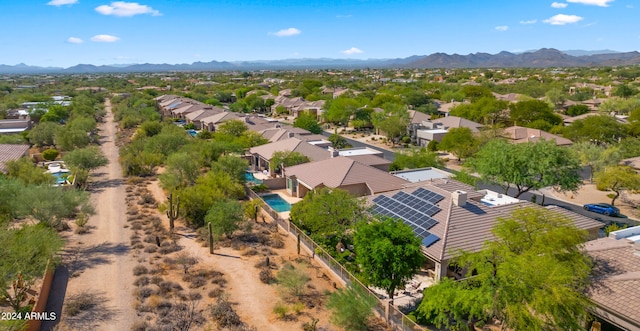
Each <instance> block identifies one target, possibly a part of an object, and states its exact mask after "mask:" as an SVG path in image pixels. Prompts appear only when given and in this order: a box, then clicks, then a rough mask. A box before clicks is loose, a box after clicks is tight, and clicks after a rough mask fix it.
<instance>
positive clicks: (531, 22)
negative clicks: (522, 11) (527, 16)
mask: <svg viewBox="0 0 640 331" xmlns="http://www.w3.org/2000/svg"><path fill="white" fill-rule="evenodd" d="M536 23H538V20H528V21H520V24H536Z"/></svg>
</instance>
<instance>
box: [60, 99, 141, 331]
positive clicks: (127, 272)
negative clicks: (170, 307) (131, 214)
mask: <svg viewBox="0 0 640 331" xmlns="http://www.w3.org/2000/svg"><path fill="white" fill-rule="evenodd" d="M105 108H106V111H107V114H106V117H105V119H104V122H103V123H102V124H101V125H100V135H101V138H100V143H101V148H102V151H103V153H104V154H105V156H106V157H107V159H108V160H109V164H108V165H106V166H104V167H102V168H99V169H97V170H96V171H95V173H93V174H92V175H91V178H90V187H89V192H90V193H91V201H92V203H93V205H94V207H95V209H96V213H95V215H93V216H92V217H91V218H90V220H89V226H90V227H91V232H90V233H88V234H84V235H76V234H74V235H71V236H70V237H69V238H68V244H67V248H66V251H67V252H66V254H67V259H70V260H71V261H70V262H68V263H69V271H70V273H71V274H75V275H77V276H76V277H73V276H72V277H71V278H70V279H69V283H68V287H67V295H66V298H65V307H64V310H63V312H65V311H67V310H68V309H69V306H68V305H69V302H72V301H73V299H74V298H78V297H83V296H84V297H87V296H92V297H93V298H95V299H96V300H95V301H96V303H97V305H96V306H94V307H93V308H91V309H88V310H87V311H83V312H81V313H80V314H78V315H75V316H70V315H69V314H68V313H66V314H65V313H63V315H62V323H63V324H65V325H67V326H68V327H70V328H71V329H78V330H89V329H94V330H130V329H131V326H132V324H133V322H134V320H135V317H136V314H135V311H134V309H133V307H132V303H133V293H132V292H133V281H134V277H133V272H132V269H133V266H135V264H136V262H135V261H134V259H133V258H132V254H131V250H130V248H129V236H130V235H131V233H130V232H131V231H130V230H129V229H128V228H125V227H124V226H125V224H126V214H125V212H126V207H125V206H126V205H125V194H126V193H125V183H124V180H123V177H122V169H121V167H120V164H119V163H118V147H116V144H115V138H116V124H115V123H114V121H113V113H112V112H111V102H110V100H109V99H107V100H106V101H105Z"/></svg>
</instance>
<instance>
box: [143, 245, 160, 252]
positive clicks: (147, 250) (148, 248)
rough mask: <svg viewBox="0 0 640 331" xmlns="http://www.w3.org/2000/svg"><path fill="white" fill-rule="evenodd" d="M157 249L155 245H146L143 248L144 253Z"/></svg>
mask: <svg viewBox="0 0 640 331" xmlns="http://www.w3.org/2000/svg"><path fill="white" fill-rule="evenodd" d="M157 251H158V247H157V246H156V245H147V247H145V248H144V252H145V253H155V252H157Z"/></svg>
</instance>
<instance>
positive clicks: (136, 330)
mask: <svg viewBox="0 0 640 331" xmlns="http://www.w3.org/2000/svg"><path fill="white" fill-rule="evenodd" d="M148 329H149V324H147V322H146V321H135V322H134V323H133V325H132V326H131V331H146V330H148Z"/></svg>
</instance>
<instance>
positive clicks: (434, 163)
mask: <svg viewBox="0 0 640 331" xmlns="http://www.w3.org/2000/svg"><path fill="white" fill-rule="evenodd" d="M443 165H444V162H443V161H442V159H440V157H438V154H437V153H434V152H430V151H428V150H426V149H425V148H421V149H412V150H408V151H402V152H401V153H396V157H395V159H394V160H393V163H391V166H389V169H390V170H404V169H417V168H426V167H438V168H440V167H442V166H443Z"/></svg>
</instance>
